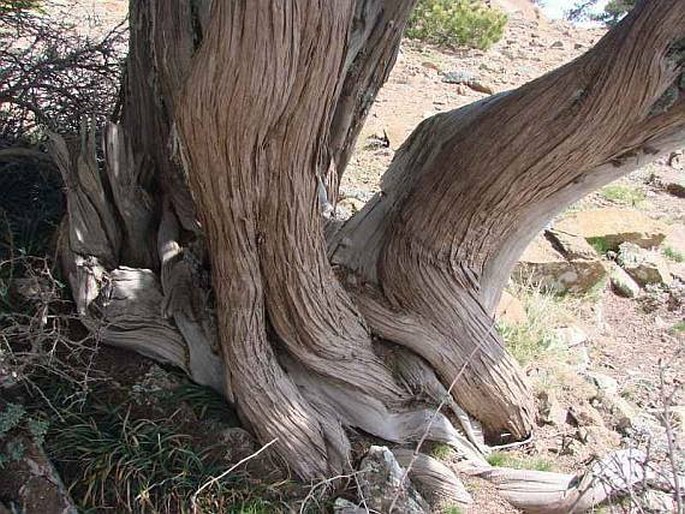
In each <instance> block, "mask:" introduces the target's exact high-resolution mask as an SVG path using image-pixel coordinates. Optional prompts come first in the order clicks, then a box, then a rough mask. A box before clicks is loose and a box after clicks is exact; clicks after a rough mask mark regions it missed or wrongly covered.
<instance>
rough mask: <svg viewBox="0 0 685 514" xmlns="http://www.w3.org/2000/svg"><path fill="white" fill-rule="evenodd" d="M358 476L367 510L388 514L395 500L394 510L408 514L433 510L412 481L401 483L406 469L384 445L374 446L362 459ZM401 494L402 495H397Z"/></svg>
mask: <svg viewBox="0 0 685 514" xmlns="http://www.w3.org/2000/svg"><path fill="white" fill-rule="evenodd" d="M360 470H361V471H362V473H361V474H360V475H359V483H360V488H361V493H362V494H363V495H364V499H365V500H366V504H367V507H368V508H369V509H374V510H377V511H379V512H388V510H389V508H390V505H392V503H393V501H394V499H395V497H397V501H395V509H396V510H395V511H396V512H403V513H407V514H427V513H428V512H429V511H430V508H429V506H428V504H427V503H426V501H425V500H424V499H423V498H422V497H421V496H420V495H419V493H418V492H417V491H416V489H414V487H413V486H412V484H411V481H409V480H405V481H404V483H403V484H402V485H401V486H400V484H401V483H402V476H403V475H404V470H403V469H402V467H400V465H399V464H398V462H397V460H396V459H395V456H394V455H393V454H392V452H391V451H390V450H389V449H388V448H387V447H385V446H372V447H371V448H369V451H368V453H367V454H366V457H364V459H362V462H361V465H360ZM398 493H399V494H398Z"/></svg>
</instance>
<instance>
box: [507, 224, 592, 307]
mask: <svg viewBox="0 0 685 514" xmlns="http://www.w3.org/2000/svg"><path fill="white" fill-rule="evenodd" d="M512 277H514V279H520V281H521V282H523V283H527V282H532V283H533V284H537V285H540V286H542V287H543V288H545V289H550V290H552V291H555V292H559V293H563V292H570V293H576V294H579V293H580V294H582V293H587V292H589V291H591V290H592V289H593V288H594V287H595V286H596V285H597V284H598V283H600V282H601V281H602V280H603V279H604V278H605V277H606V268H605V267H604V264H603V263H602V262H601V261H600V259H599V256H597V255H596V254H595V258H594V259H572V260H568V259H567V258H566V256H564V255H563V254H562V253H561V252H559V251H558V250H557V249H556V248H554V246H553V245H552V243H551V242H550V241H549V240H547V239H546V238H544V237H538V238H536V239H535V240H534V241H533V242H532V243H531V244H530V245H528V248H526V251H525V252H524V253H523V255H522V256H521V259H520V260H519V262H518V264H517V265H516V267H515V268H514V271H513V273H512Z"/></svg>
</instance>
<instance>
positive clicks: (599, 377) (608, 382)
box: [585, 371, 618, 396]
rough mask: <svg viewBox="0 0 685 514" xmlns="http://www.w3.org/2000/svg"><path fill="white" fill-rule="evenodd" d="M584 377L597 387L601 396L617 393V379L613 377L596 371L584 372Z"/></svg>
mask: <svg viewBox="0 0 685 514" xmlns="http://www.w3.org/2000/svg"><path fill="white" fill-rule="evenodd" d="M585 378H586V380H587V381H588V382H590V383H591V384H592V385H594V386H595V387H596V388H597V391H599V393H600V395H601V396H606V395H611V396H616V395H618V381H617V380H616V379H615V378H612V377H610V376H608V375H604V374H602V373H597V372H596V371H590V372H588V373H586V374H585Z"/></svg>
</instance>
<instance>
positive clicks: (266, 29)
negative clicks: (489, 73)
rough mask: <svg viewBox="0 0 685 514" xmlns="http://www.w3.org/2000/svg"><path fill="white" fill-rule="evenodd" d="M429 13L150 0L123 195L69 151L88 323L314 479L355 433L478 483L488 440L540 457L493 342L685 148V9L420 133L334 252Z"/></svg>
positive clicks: (654, 16) (141, 26) (79, 281)
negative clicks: (545, 277)
mask: <svg viewBox="0 0 685 514" xmlns="http://www.w3.org/2000/svg"><path fill="white" fill-rule="evenodd" d="M413 3H414V1H413V0H401V1H394V0H393V1H391V0H357V1H352V0H344V1H339V2H338V1H336V2H316V1H314V0H281V1H279V2H273V1H266V0H265V1H261V0H260V1H250V2H211V1H209V0H204V1H195V2H185V1H178V2H175V3H174V5H173V8H169V6H168V5H166V3H162V2H156V1H154V2H136V1H132V3H131V30H132V33H131V52H130V56H129V61H128V73H127V87H126V98H127V101H126V103H125V108H124V113H123V116H122V119H121V120H120V122H119V123H118V124H116V125H111V126H110V127H108V128H107V130H106V131H105V153H104V157H105V161H106V165H105V167H104V169H103V170H102V174H101V173H100V172H99V170H98V168H97V159H96V153H97V152H96V148H95V140H94V135H93V134H90V133H86V132H84V137H83V139H82V141H80V142H75V143H73V144H72V145H71V146H70V145H67V144H65V143H64V141H63V140H61V138H59V137H58V136H55V137H54V138H53V154H54V155H55V156H56V158H57V160H58V163H59V165H60V168H61V170H62V172H63V174H64V176H65V181H66V182H67V184H68V194H69V197H68V202H69V218H68V224H69V237H68V238H65V243H66V245H67V247H66V248H65V251H64V252H63V260H64V263H65V267H66V268H67V271H68V275H69V277H70V281H71V283H72V288H73V291H74V293H75V296H76V300H77V304H78V306H79V310H80V312H81V314H82V316H83V318H84V320H85V321H86V323H87V324H88V326H89V327H90V328H91V329H92V330H93V331H98V333H100V335H101V336H102V337H103V339H104V340H105V342H108V343H110V344H117V345H119V346H123V347H126V348H131V349H135V350H136V351H139V352H141V353H144V354H146V355H150V356H152V357H154V358H157V359H160V360H165V361H167V362H172V363H174V364H175V365H177V366H179V367H181V368H182V369H184V370H185V371H186V372H188V373H189V374H190V376H191V377H192V378H193V379H194V380H196V381H198V382H200V383H203V384H207V385H209V386H211V387H214V388H215V389H217V390H219V391H221V392H222V393H223V394H224V395H225V396H226V398H227V399H228V400H230V401H232V402H234V403H235V404H236V406H237V408H238V411H239V412H240V414H241V416H242V419H243V421H244V422H245V423H246V424H247V425H249V426H250V427H251V428H252V430H253V431H254V432H255V433H256V435H257V436H258V438H259V439H260V440H261V441H262V442H267V441H270V440H272V439H274V438H275V439H277V440H278V441H277V443H276V445H275V447H276V448H277V450H278V451H279V453H280V454H281V455H282V456H283V457H284V458H285V459H286V460H287V462H288V463H289V464H290V465H291V466H292V468H293V469H294V470H295V471H296V472H297V473H298V475H299V476H300V477H302V478H305V479H309V478H314V477H319V476H322V475H328V474H331V473H335V472H339V471H342V470H344V469H346V468H348V467H350V444H349V441H348V439H347V436H346V434H345V428H346V427H357V428H360V429H362V430H365V431H367V432H369V433H372V434H374V435H376V436H378V437H381V438H384V439H387V440H389V441H393V442H409V441H417V440H419V439H421V437H422V436H423V435H424V434H426V433H427V434H428V437H429V438H430V439H433V440H438V441H443V442H446V443H448V444H452V445H453V446H455V447H457V448H459V449H460V450H461V451H462V452H463V453H464V455H466V456H467V457H468V458H469V459H470V460H472V461H475V462H479V463H480V464H481V465H482V464H483V461H482V457H480V454H479V448H482V441H481V440H480V439H479V437H478V431H477V430H474V428H473V426H472V421H471V419H473V418H475V419H476V420H478V421H479V422H480V423H482V425H483V427H484V429H485V432H486V434H487V435H488V436H489V438H490V440H495V441H498V442H499V441H501V440H502V439H503V438H522V437H525V436H526V435H528V433H529V432H530V430H531V427H532V403H531V399H530V394H529V391H528V387H527V385H526V381H525V377H524V376H523V374H522V373H521V371H520V369H519V368H518V366H517V364H516V363H515V362H514V360H513V359H512V358H511V356H510V355H509V354H508V353H507V352H506V350H505V349H504V346H503V344H502V340H501V338H500V337H499V335H498V334H497V332H496V330H495V329H494V328H493V320H492V313H493V310H494V306H495V305H496V302H497V299H498V297H499V295H500V292H501V289H502V287H503V285H504V282H505V280H506V278H507V276H508V274H509V272H510V270H511V267H512V266H513V264H514V263H515V261H516V259H517V258H518V256H519V254H520V253H521V252H522V251H523V249H524V248H525V246H526V245H527V243H528V242H529V241H530V239H532V237H533V236H534V235H535V233H536V232H537V231H538V230H540V229H541V228H542V226H543V225H544V224H545V223H546V222H547V221H548V220H549V219H550V218H551V217H552V216H553V215H554V214H556V213H557V212H559V210H560V209H562V208H563V207H564V206H566V205H568V204H569V203H571V202H572V201H574V200H576V199H577V198H579V197H581V196H582V195H583V194H586V193H587V192H589V191H591V190H592V189H595V188H597V187H600V186H601V185H603V184H604V183H606V182H608V181H610V180H613V179H615V178H617V177H618V176H620V175H622V174H625V173H627V172H628V171H630V170H631V169H632V168H633V167H635V166H637V165H639V164H642V163H644V162H645V161H646V160H649V159H652V158H655V157H657V156H658V155H660V153H663V152H667V151H670V150H671V149H673V148H674V147H676V146H679V145H682V141H683V135H684V132H685V116H683V114H684V111H683V109H684V107H683V106H684V105H685V103H684V102H683V99H682V92H681V89H682V88H681V87H680V84H681V82H680V80H681V79H680V77H681V74H682V71H683V54H682V52H683V50H682V48H683V37H685V28H684V27H685V5H683V3H682V2H679V1H677V0H662V1H659V2H646V3H644V4H641V5H640V6H638V7H637V8H636V9H635V11H634V12H633V13H632V14H631V15H630V16H629V17H628V18H627V19H626V20H625V21H624V22H623V23H622V24H621V25H620V26H619V27H618V28H617V29H615V30H614V31H612V32H611V33H610V34H609V35H607V37H605V38H604V39H603V40H602V41H601V42H600V43H599V44H598V45H597V47H596V48H594V49H593V50H591V51H590V52H588V54H586V55H585V56H583V57H581V58H580V59H578V60H576V61H574V62H573V63H571V64H569V65H567V66H565V67H564V68H561V69H559V70H557V71H555V72H553V73H551V74H549V75H546V76H545V77H542V78H541V79H538V80H537V81H535V82H532V83H531V84H528V85H526V86H524V87H522V88H520V89H519V90H516V91H514V92H510V93H506V94H501V95H498V96H495V97H491V98H488V99H486V100H484V101H482V102H480V103H477V104H474V105H471V106H468V107H466V108H463V109H460V110H457V111H453V112H450V113H445V114H440V115H437V116H435V117H433V118H431V119H429V120H426V121H425V122H423V123H422V124H421V125H420V126H419V127H418V128H417V129H416V131H415V132H414V134H413V135H412V136H411V137H410V138H409V140H408V141H407V142H406V143H405V144H404V146H403V147H402V148H401V149H400V151H399V152H398V153H397V155H396V157H395V160H394V161H393V163H392V165H391V167H390V169H389V170H388V172H387V173H386V175H385V176H384V178H383V184H382V189H383V192H382V193H380V194H379V195H377V196H376V197H375V198H374V199H372V200H371V201H370V202H369V204H368V205H367V206H366V207H365V208H364V209H363V210H362V211H361V212H360V213H358V214H357V215H356V216H355V217H353V218H352V219H351V220H349V221H348V222H347V223H346V224H345V225H344V226H343V227H342V228H341V229H340V230H339V231H337V232H336V233H331V231H326V232H328V234H329V239H328V240H326V239H325V237H324V232H325V231H324V219H323V217H322V215H321V211H322V209H323V207H324V204H326V203H327V202H329V201H334V200H335V196H336V194H337V184H338V182H339V178H340V176H341V174H342V173H343V171H344V168H345V165H346V163H347V161H348V160H349V155H350V151H351V149H352V148H353V146H354V142H355V140H356V137H357V135H358V133H359V129H360V127H361V125H362V123H363V121H364V118H365V116H366V113H367V112H368V109H369V106H370V105H371V102H372V101H373V98H374V97H375V94H376V92H377V91H378V89H379V88H380V85H381V84H382V82H383V81H384V80H385V78H386V77H387V74H388V73H389V71H390V69H391V67H392V64H393V62H394V58H395V56H396V54H397V51H398V47H399V40H400V37H401V33H402V30H403V28H404V25H405V23H406V20H407V17H408V15H409V12H410V10H411V8H412V6H413ZM674 87H675V101H671V100H669V102H668V105H665V104H664V95H665V94H666V93H668V92H669V91H670V93H669V94H670V95H671V96H673V95H672V93H673V88H674ZM617 97H618V98H621V100H620V101H615V98H617ZM669 98H670V97H669ZM332 264H333V265H336V266H338V267H339V270H340V273H339V274H338V276H336V274H335V273H334V269H333V267H332ZM339 277H343V278H344V280H340V279H339ZM210 283H211V287H210ZM343 284H344V285H345V287H343ZM351 284H356V285H355V286H354V287H353V286H352V285H351ZM372 333H373V334H375V335H377V336H380V337H381V338H382V340H381V341H379V342H377V343H376V342H374V341H372V335H371V334H372ZM448 388H449V390H450V391H451V393H452V396H453V398H450V399H448V400H447V401H446V404H447V406H448V407H449V410H450V419H448V417H446V416H444V415H442V414H438V415H437V416H436V417H435V418H433V415H432V409H433V408H434V407H435V406H436V405H437V404H438V403H440V402H441V401H443V400H444V399H445V394H446V391H447V390H448ZM462 408H463V409H462ZM464 411H466V412H464ZM470 418H471V419H470ZM451 420H453V421H455V423H456V422H457V421H459V423H461V424H462V425H463V427H462V428H463V431H464V434H465V435H463V434H462V433H460V432H459V431H458V430H457V429H456V428H455V426H454V425H453V423H452V421H451Z"/></svg>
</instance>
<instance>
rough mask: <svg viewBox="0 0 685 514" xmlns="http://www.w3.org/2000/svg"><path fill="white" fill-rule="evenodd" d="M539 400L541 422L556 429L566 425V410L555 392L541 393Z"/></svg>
mask: <svg viewBox="0 0 685 514" xmlns="http://www.w3.org/2000/svg"><path fill="white" fill-rule="evenodd" d="M538 399H539V400H540V408H539V410H538V413H539V419H540V422H542V423H543V424H546V425H552V426H556V427H560V426H562V425H564V424H565V423H566V415H567V412H566V409H564V408H563V407H562V406H561V404H560V403H559V400H558V399H557V397H556V394H554V391H540V392H539V393H538Z"/></svg>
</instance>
